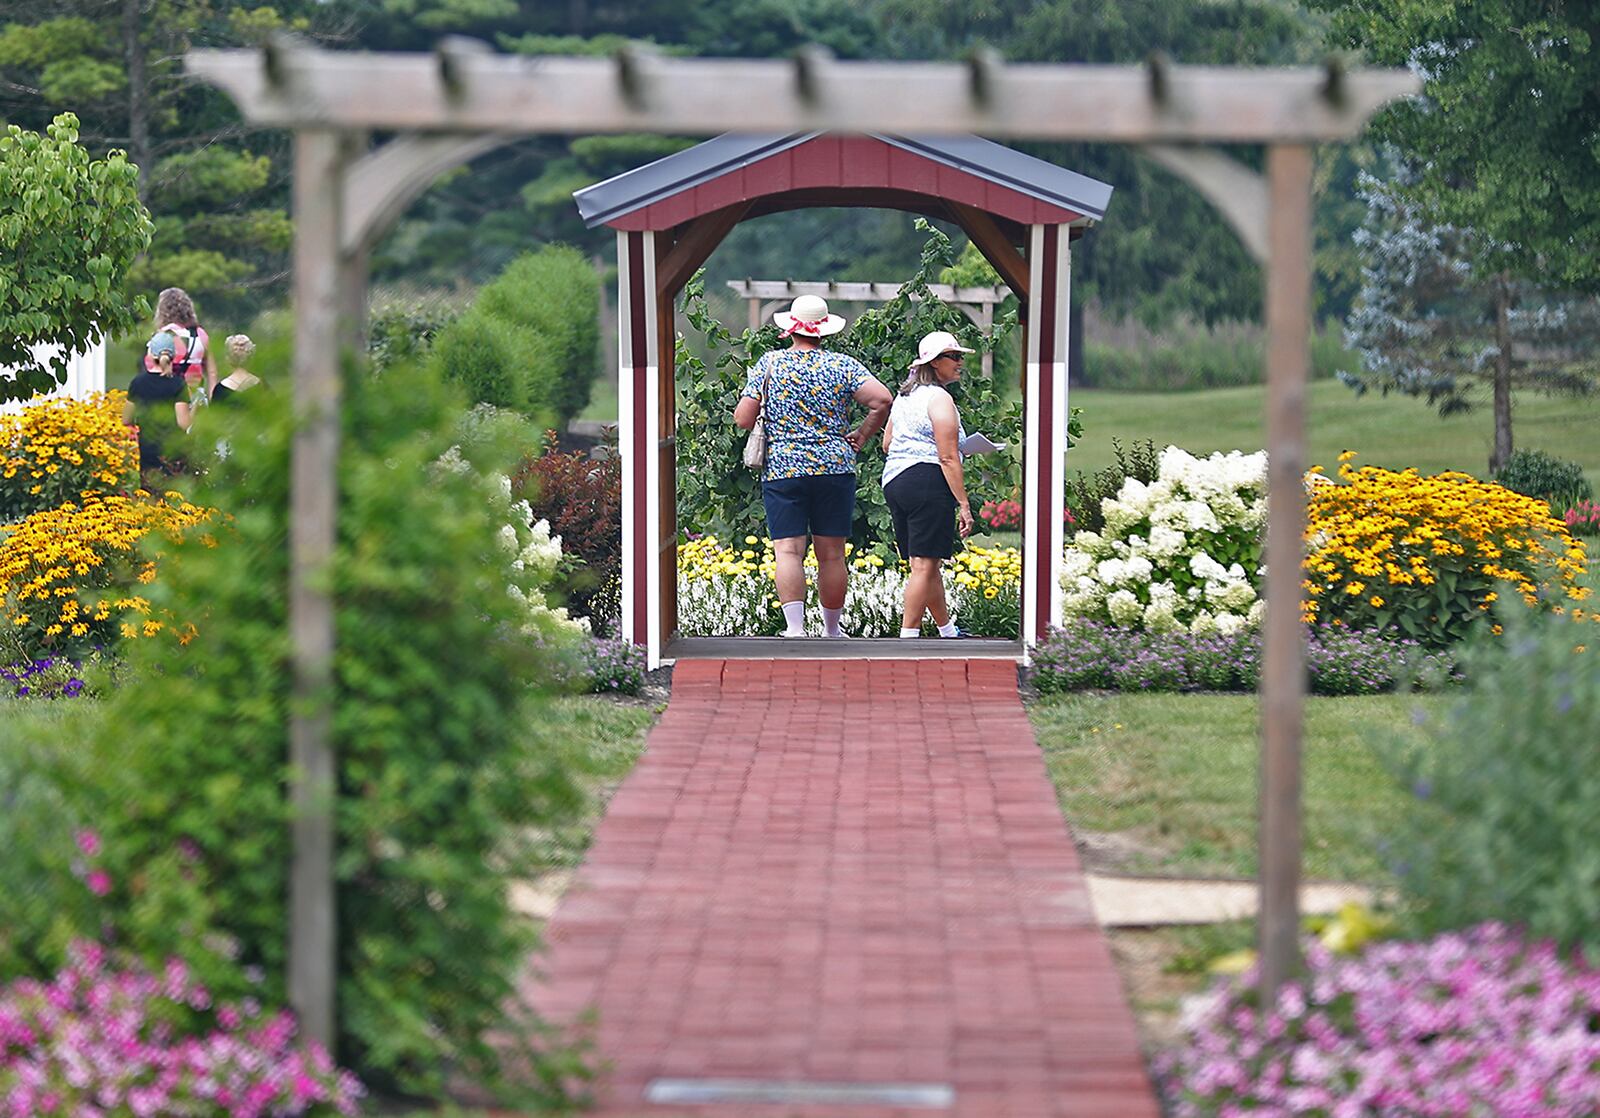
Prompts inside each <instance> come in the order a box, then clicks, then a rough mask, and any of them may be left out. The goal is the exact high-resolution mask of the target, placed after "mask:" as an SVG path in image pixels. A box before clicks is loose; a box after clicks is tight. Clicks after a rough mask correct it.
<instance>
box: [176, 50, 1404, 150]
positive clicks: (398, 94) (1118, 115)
mask: <svg viewBox="0 0 1600 1118" xmlns="http://www.w3.org/2000/svg"><path fill="white" fill-rule="evenodd" d="M442 57H443V59H444V61H443V62H441V56H436V55H425V54H356V53H349V52H335V51H324V50H318V49H315V48H311V47H304V46H300V47H279V48H276V49H275V50H274V51H272V52H270V53H269V52H261V51H248V50H200V51H191V52H190V53H189V54H188V55H187V56H186V59H185V66H186V67H187V69H188V72H189V73H190V74H192V75H194V76H196V77H198V78H200V79H202V80H204V81H207V82H210V83H211V84H213V85H217V86H219V87H221V88H222V89H224V90H226V91H227V92H228V94H229V95H230V96H232V97H233V99H234V101H235V102H237V104H238V105H239V107H240V109H241V110H242V111H243V112H244V113H245V115H246V116H247V117H249V118H250V119H251V120H252V121H254V122H255V123H258V124H264V125H268V126H273V127H282V128H293V127H323V128H360V129H373V130H396V131H424V132H428V131H434V132H449V131H475V132H510V133H516V134H526V133H531V132H665V133H675V134H690V135H696V134H699V135H707V134H711V133H720V132H787V131H794V132H802V131H811V130H818V129H822V130H830V131H835V132H897V133H906V134H926V135H931V134H936V133H939V134H961V133H977V134H980V135H986V136H997V137H1010V138H1016V139H1060V138H1063V137H1064V136H1065V135H1066V134H1068V133H1070V134H1071V136H1072V138H1073V139H1078V140H1092V141H1113V142H1121V143H1161V142H1166V143H1271V142H1274V141H1279V140H1294V141H1301V142H1316V141H1327V140H1342V139H1347V138H1349V137H1351V136H1353V135H1355V134H1356V133H1357V132H1359V131H1360V130H1361V127H1362V125H1363V124H1364V123H1365V121H1366V119H1367V118H1368V117H1369V116H1371V115H1372V113H1373V112H1374V111H1376V110H1377V109H1378V108H1379V107H1380V106H1382V105H1383V104H1385V103H1386V102H1388V101H1391V100H1393V99H1394V98H1396V97H1402V96H1406V95H1407V94H1412V93H1415V92H1417V90H1418V89H1419V87H1420V82H1419V81H1418V79H1417V78H1416V77H1415V76H1414V75H1412V74H1408V73H1405V72H1403V71H1393V70H1353V71H1350V72H1348V73H1345V74H1343V76H1342V79H1341V81H1340V82H1338V83H1337V84H1336V85H1335V84H1331V83H1330V82H1329V80H1328V70H1327V69H1326V68H1323V67H1299V68H1292V69H1290V68H1285V69H1271V70H1269V69H1249V70H1247V69H1233V68H1223V67H1212V66H1166V67H1164V68H1163V69H1162V81H1161V82H1160V83H1159V85H1160V88H1159V90H1158V89H1157V88H1156V86H1155V85H1154V84H1153V83H1152V81H1151V72H1150V70H1149V69H1148V68H1146V67H1142V66H1057V65H1048V64H1015V63H1014V64H1000V63H996V62H994V61H993V60H990V61H987V62H985V63H984V64H983V66H982V67H981V71H980V72H981V80H978V81H974V80H973V75H974V71H973V69H972V67H971V66H969V65H968V64H965V63H959V62H951V63H942V62H845V61H836V60H831V59H823V58H820V57H811V58H808V59H807V61H806V63H805V68H804V71H803V72H804V75H805V80H804V81H797V80H796V67H795V64H794V63H793V62H792V61H783V60H773V59H733V58H660V57H654V56H651V55H649V54H647V53H645V52H634V53H632V54H629V55H626V56H624V57H625V58H626V61H625V62H624V61H619V60H616V59H604V58H564V57H546V58H526V57H519V56H511V55H497V54H489V53H483V54H474V53H472V52H467V51H461V50H455V51H452V52H450V53H448V54H446V55H444V56H442ZM1158 93H1159V96H1158V95H1157V94H1158Z"/></svg>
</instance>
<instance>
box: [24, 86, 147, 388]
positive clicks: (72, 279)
mask: <svg viewBox="0 0 1600 1118" xmlns="http://www.w3.org/2000/svg"><path fill="white" fill-rule="evenodd" d="M137 179H138V171H137V170H136V169H135V168H134V166H133V165H132V164H131V163H129V162H128V161H127V159H126V158H124V157H123V154H122V153H121V152H113V153H111V155H110V156H109V157H108V158H106V159H93V158H91V157H90V155H89V153H88V152H87V151H86V150H84V148H82V147H81V146H79V144H78V121H77V118H76V117H74V116H73V115H72V114H70V113H65V114H63V115H61V116H60V117H57V118H56V119H55V120H54V121H52V122H51V123H50V125H49V127H48V128H47V129H46V130H45V134H44V135H40V134H39V133H37V132H29V131H27V130H25V129H23V128H20V127H18V126H17V125H15V124H12V125H9V126H7V128H6V131H5V135H4V136H0V366H11V367H12V369H13V371H12V372H11V373H10V374H9V375H6V376H4V377H0V402H3V401H6V400H25V399H27V398H29V397H31V396H32V395H33V394H34V393H35V392H48V391H49V390H50V389H52V388H54V387H55V386H56V383H57V382H58V381H59V380H60V379H61V378H62V377H64V376H65V374H66V366H67V360H68V358H69V357H70V356H71V355H72V354H73V353H75V352H80V351H82V350H84V349H87V348H88V347H89V345H90V344H92V343H93V342H94V341H96V340H97V339H99V338H101V337H104V336H106V335H108V334H112V333H116V332H118V331H122V330H127V329H129V328H130V327H131V326H132V325H133V323H134V321H135V319H136V317H137V312H138V311H139V310H140V309H141V308H138V307H136V306H135V305H134V304H131V303H130V302H129V301H128V299H127V298H126V296H125V295H124V290H123V279H124V277H125V276H126V274H127V272H128V269H129V267H130V266H131V265H132V264H133V261H134V258H135V257H136V256H138V254H139V253H141V252H143V251H144V250H145V248H146V247H147V246H148V245H149V243H150V230H151V225H150V217H149V215H148V214H147V213H146V212H145V208H144V207H143V206H142V205H140V203H139V194H138V188H137ZM36 345H57V346H60V347H62V348H61V350H60V351H59V352H58V354H57V355H56V356H55V357H54V358H53V359H52V360H50V361H48V362H40V361H39V360H38V359H37V358H36V357H35V356H34V354H33V352H32V347H34V346H36Z"/></svg>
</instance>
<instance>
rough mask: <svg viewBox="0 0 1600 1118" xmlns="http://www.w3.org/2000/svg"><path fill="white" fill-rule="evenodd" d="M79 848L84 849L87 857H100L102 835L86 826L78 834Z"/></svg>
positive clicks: (84, 854)
mask: <svg viewBox="0 0 1600 1118" xmlns="http://www.w3.org/2000/svg"><path fill="white" fill-rule="evenodd" d="M77 840H78V849H79V850H81V851H83V856H84V857H85V858H98V857H99V856H100V836H99V835H97V834H95V833H94V832H93V831H91V830H88V829H87V828H85V829H84V830H81V831H79V832H78V834H77Z"/></svg>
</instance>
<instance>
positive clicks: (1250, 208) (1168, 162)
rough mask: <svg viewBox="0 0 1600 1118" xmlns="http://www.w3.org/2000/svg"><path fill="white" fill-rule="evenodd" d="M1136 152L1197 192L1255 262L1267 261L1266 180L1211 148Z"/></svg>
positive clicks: (1150, 147)
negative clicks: (1153, 161)
mask: <svg viewBox="0 0 1600 1118" xmlns="http://www.w3.org/2000/svg"><path fill="white" fill-rule="evenodd" d="M1137 150H1138V151H1140V152H1142V153H1143V154H1145V155H1147V156H1149V157H1150V158H1151V159H1153V160H1155V161H1156V162H1157V163H1159V164H1161V166H1163V167H1165V168H1166V169H1167V170H1169V171H1171V172H1172V173H1173V174H1175V175H1177V176H1178V177H1179V178H1181V179H1183V180H1184V181H1185V182H1187V183H1188V184H1189V185H1190V186H1192V187H1194V188H1195V189H1196V190H1198V191H1199V192H1200V194H1201V196H1202V197H1203V198H1205V200H1206V201H1208V202H1210V203H1211V204H1212V205H1213V206H1215V207H1216V208H1217V211H1218V212H1219V213H1221V214H1222V216H1223V217H1224V218H1226V219H1227V221H1228V224H1229V225H1231V226H1233V229H1234V232H1236V233H1238V234H1239V239H1240V240H1242V241H1243V242H1244V247H1245V248H1246V249H1248V250H1249V252H1250V255H1251V256H1253V257H1255V258H1256V261H1257V263H1260V264H1265V263H1266V262H1267V180H1266V179H1265V178H1264V177H1263V176H1261V175H1260V174H1258V173H1257V172H1255V171H1252V170H1251V169H1250V168H1249V167H1246V166H1245V165H1244V164H1243V163H1240V162H1239V161H1238V160H1237V159H1230V158H1229V157H1228V156H1226V155H1223V154H1222V153H1221V152H1220V151H1217V150H1215V149H1214V148H1205V147H1188V146H1180V145H1177V144H1141V145H1140V146H1139V148H1138V149H1137Z"/></svg>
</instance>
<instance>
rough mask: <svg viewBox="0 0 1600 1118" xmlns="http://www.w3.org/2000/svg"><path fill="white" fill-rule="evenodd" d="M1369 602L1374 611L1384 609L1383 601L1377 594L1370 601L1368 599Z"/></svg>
mask: <svg viewBox="0 0 1600 1118" xmlns="http://www.w3.org/2000/svg"><path fill="white" fill-rule="evenodd" d="M1368 601H1369V602H1370V603H1371V604H1372V608H1373V609H1382V608H1383V599H1382V598H1380V597H1378V596H1377V595H1376V594H1374V595H1373V596H1372V597H1371V598H1370V599H1368Z"/></svg>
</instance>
